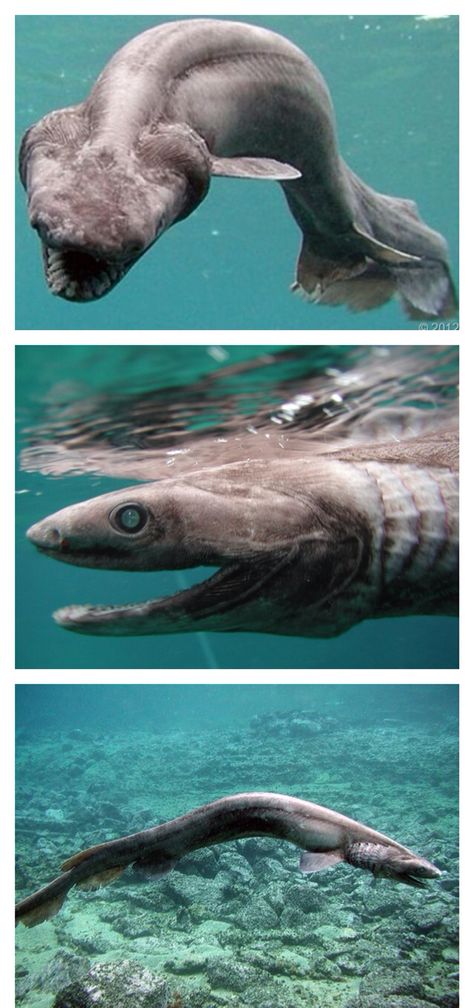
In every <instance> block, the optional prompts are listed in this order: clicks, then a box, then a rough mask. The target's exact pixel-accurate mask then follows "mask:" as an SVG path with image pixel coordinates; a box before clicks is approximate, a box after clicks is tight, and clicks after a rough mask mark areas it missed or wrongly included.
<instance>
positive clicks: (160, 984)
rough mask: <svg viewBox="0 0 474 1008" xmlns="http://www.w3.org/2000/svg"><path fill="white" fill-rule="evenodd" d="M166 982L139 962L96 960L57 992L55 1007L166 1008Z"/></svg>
mask: <svg viewBox="0 0 474 1008" xmlns="http://www.w3.org/2000/svg"><path fill="white" fill-rule="evenodd" d="M167 1004H168V985H167V983H166V981H165V980H163V978H162V977H160V976H158V975H157V974H156V973H152V972H151V970H149V969H146V968H145V967H143V966H140V965H139V964H138V963H133V962H130V960H126V959H125V960H123V961H122V962H115V963H97V964H96V965H95V966H93V967H92V968H91V969H90V970H89V972H88V973H87V974H86V975H85V976H84V977H83V978H82V980H77V981H76V982H75V983H72V984H70V985H69V986H68V987H65V988H64V989H63V990H61V991H60V992H59V994H57V996H56V999H55V1001H54V1008H98V1006H100V1008H167Z"/></svg>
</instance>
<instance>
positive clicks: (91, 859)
mask: <svg viewBox="0 0 474 1008" xmlns="http://www.w3.org/2000/svg"><path fill="white" fill-rule="evenodd" d="M249 836H270V837H275V838H277V839H279V840H288V841H289V842H290V843H293V844H295V845H296V846H297V847H300V848H303V849H304V851H305V853H304V854H303V855H302V857H301V860H300V868H301V870H302V871H303V872H316V871H321V870H322V869H324V868H331V867H332V866H333V865H335V864H337V863H338V862H340V861H346V862H347V863H348V864H351V865H353V866H354V867H358V868H366V869H368V870H369V871H371V872H372V873H373V874H374V875H376V876H377V875H380V876H382V877H384V878H390V879H394V880H395V881H396V882H405V883H406V884H407V885H411V886H416V887H418V888H422V887H423V886H424V879H427V878H438V877H439V876H440V875H441V872H440V870H439V869H438V868H436V867H435V865H433V864H431V862H430V861H426V860H425V858H420V857H418V855H417V854H414V853H413V851H411V850H409V849H408V848H407V847H402V845H401V844H398V843H397V842H396V841H395V840H391V839H390V838H389V837H387V836H384V834H383V833H378V832H377V830H373V829H370V827H369V826H364V825H363V824H362V823H360V822H357V821H356V820H355V819H349V818H348V817H347V816H345V815H341V814H340V813H339V812H333V810H332V809H328V808H324V806H322V805H314V804H313V802H308V801H302V800H301V799H299V798H292V797H289V796H288V795H281V794H272V793H266V792H249V793H244V794H236V795H231V796H229V797H226V798H220V799H218V801H214V802H211V803H210V804H209V805H201V806H200V807H199V808H197V809H194V811H192V812H188V813H186V815H182V816H179V817H178V818H177V819H171V820H170V822H166V823H163V824H162V825H160V826H154V827H153V828H152V829H147V830H143V831H142V832H141V833H132V834H131V835H130V836H125V837H119V838H118V839H117V840H109V841H107V842H106V843H102V844H97V845H96V846H94V847H89V848H88V849H87V850H83V851H80V852H79V853H78V854H75V855H73V857H70V858H68V860H67V861H65V862H64V864H63V865H62V875H59V876H58V877H57V878H56V879H54V880H53V881H52V882H50V883H49V884H48V885H46V886H44V887H43V888H42V889H39V890H38V891H37V892H35V893H33V894H32V895H31V896H28V897H27V898H26V899H24V900H22V901H21V902H20V903H18V904H17V906H16V907H15V919H16V922H17V923H18V922H19V921H22V922H23V924H26V926H27V927H32V926H34V925H35V924H39V923H41V921H44V920H47V919H48V918H49V917H52V916H54V914H56V913H57V912H58V910H60V908H61V906H62V904H63V902H64V899H65V897H66V895H67V893H68V892H69V890H70V889H71V888H72V886H74V885H77V886H79V887H80V888H86V889H93V888H96V887H97V886H100V885H105V884H107V883H108V882H111V881H112V879H113V878H115V877H116V876H117V875H119V874H121V873H122V871H124V869H125V868H126V867H127V866H128V865H131V864H133V867H134V868H135V869H136V870H137V871H139V872H140V873H142V874H145V875H163V874H165V873H166V872H168V871H170V870H171V869H172V868H173V867H174V866H175V864H176V862H177V861H178V860H179V859H180V858H182V857H183V856H184V855H185V854H189V853H190V852H191V851H194V850H199V849H200V848H202V847H209V846H211V845H213V844H220V843H225V842H226V841H228V840H238V839H241V838H243V837H249Z"/></svg>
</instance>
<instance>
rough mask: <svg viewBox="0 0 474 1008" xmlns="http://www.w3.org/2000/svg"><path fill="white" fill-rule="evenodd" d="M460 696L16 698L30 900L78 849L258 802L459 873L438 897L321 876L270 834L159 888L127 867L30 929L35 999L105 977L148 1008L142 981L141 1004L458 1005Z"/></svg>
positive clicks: (447, 878) (414, 692) (25, 981)
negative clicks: (306, 810)
mask: <svg viewBox="0 0 474 1008" xmlns="http://www.w3.org/2000/svg"><path fill="white" fill-rule="evenodd" d="M457 699H458V698H457V688H456V687H454V686H432V685H430V686H419V685H417V686H380V685H375V686H356V685H350V686H344V685H335V686H320V685H308V686H300V685H294V686H289V685H284V686H276V685H269V686H245V685H242V684H241V685H237V686H223V685H219V686H206V685H197V686H19V687H17V706H16V723H17V775H16V787H17V898H18V899H22V898H24V897H25V896H26V895H29V894H30V893H31V892H32V891H34V890H35V889H37V888H39V887H40V886H41V885H44V884H46V883H47V882H48V881H50V880H51V879H52V878H54V877H55V876H56V875H57V874H58V869H59V866H60V865H61V863H62V862H63V861H64V859H65V858H66V857H69V856H71V855H72V854H73V853H75V852H76V851H79V850H81V849H84V848H85V847H87V846H90V845H92V844H96V843H100V842H102V841H105V840H106V839H111V838H113V837H119V836H123V835H124V834H127V833H131V832H136V831H139V830H142V829H144V828H148V827H151V826H153V825H156V824H157V823H159V822H163V821H165V820H167V819H170V818H174V817H175V816H177V815H180V814H181V813H184V812H186V811H189V810H191V809H193V808H195V807H197V806H198V805H200V804H202V803H206V802H208V801H211V800H213V799H216V798H219V797H222V796H224V795H230V794H233V793H236V792H239V791H249V790H250V791H252V790H268V791H275V792H280V793H283V794H288V795H293V796H295V797H299V798H304V799H307V800H309V801H313V802H316V803H317V804H322V805H325V806H327V807H329V808H332V809H334V810H336V811H338V812H342V813H344V814H346V815H348V816H350V817H352V818H356V819H358V820H359V821H361V822H363V823H366V824H367V825H370V826H372V827H374V828H375V829H377V830H379V831H380V832H383V833H385V834H386V835H388V836H389V837H392V838H393V839H394V840H396V841H397V842H398V843H401V844H404V845H406V846H408V847H410V849H412V850H414V851H415V852H416V853H417V854H419V855H421V856H423V857H426V858H428V859H429V860H431V861H433V862H434V863H435V864H436V865H437V866H438V867H439V869H440V870H441V871H442V873H443V874H442V876H441V878H439V879H435V880H433V881H430V882H428V884H427V886H426V888H424V889H416V888H411V887H409V886H405V885H400V884H397V883H395V882H394V881H392V880H389V879H384V878H380V879H378V880H377V882H376V883H375V882H374V881H373V880H372V879H371V876H370V874H369V873H368V872H366V871H360V870H358V869H355V868H351V867H350V866H349V865H346V864H343V865H341V864H339V865H337V866H335V867H334V868H332V869H331V870H328V871H324V872H320V873H317V874H313V875H303V874H301V873H300V872H299V869H298V860H299V852H298V850H297V849H296V848H295V847H294V846H292V845H291V844H289V843H283V842H280V841H278V840H275V839H272V838H251V839H247V840H241V841H237V842H230V843H226V844H221V845H218V846H216V847H213V848H212V849H209V848H208V849H206V850H203V851H200V852H195V853H194V854H191V855H187V856H186V857H184V858H183V859H182V860H181V861H179V862H178V865H177V866H176V868H175V869H174V870H173V871H172V872H171V873H170V874H168V875H166V876H163V877H161V878H156V879H155V880H154V881H150V880H148V879H146V880H140V878H139V877H137V876H136V875H134V873H133V872H132V871H131V870H128V871H127V872H126V873H125V874H124V875H123V876H122V877H121V878H120V879H117V880H115V881H114V882H113V883H112V884H110V885H108V886H106V887H104V888H102V889H100V890H99V891H95V892H83V891H82V892H80V891H79V890H77V889H74V890H72V891H71V892H70V894H69V896H68V898H67V900H66V902H65V903H64V905H63V907H62V909H61V910H60V912H59V913H58V914H57V915H56V916H54V917H52V918H51V919H50V920H48V921H45V922H44V923H41V924H39V925H38V926H37V927H34V928H31V929H27V928H24V927H23V925H21V924H20V925H19V926H18V928H17V931H16V939H17V985H18V1004H19V1005H21V1006H22V1008H51V1006H52V1005H53V1003H54V1005H55V1006H56V1008H66V1006H67V1005H69V1006H72V1005H82V1004H89V1003H91V1002H90V1001H86V1000H85V997H84V986H83V978H84V976H85V975H86V976H87V975H88V974H89V971H90V970H91V969H93V970H94V969H95V971H96V972H95V973H92V975H91V980H92V979H93V978H94V977H95V982H96V984H97V977H98V976H100V975H102V976H103V973H104V970H105V969H106V970H107V973H108V975H109V976H113V977H114V984H115V985H114V986H113V987H112V991H110V990H109V994H108V997H105V995H104V998H103V999H102V1000H101V1001H100V1003H101V1004H102V1005H104V1008H109V1006H111V1005H112V1004H113V1005H114V1006H115V1008H124V1006H125V1005H127V1004H130V1003H131V1002H130V1000H129V998H130V987H131V985H132V984H133V983H134V982H135V979H136V977H137V976H138V978H139V980H140V982H141V983H142V984H143V983H144V982H145V979H146V978H147V983H148V985H149V986H150V987H151V990H152V992H153V990H154V991H155V994H154V995H153V993H152V994H151V995H150V994H149V1000H148V1001H146V1000H144V1001H142V1000H140V999H139V992H137V990H135V994H134V1000H133V1004H134V1005H135V1006H137V1008H141V1006H143V1008H144V1006H145V1005H148V1006H150V1005H153V1006H154V1008H178V1005H179V1006H181V1008H243V1006H244V1005H245V1006H246V1008H257V1006H258V1008H262V1006H265V1008H289V1006H291V1008H381V1006H382V1005H386V1004H390V1005H394V1006H397V1008H398V1006H399V1008H402V1006H403V1008H405V1006H407V1008H408V1006H410V1008H415V1006H416V1008H435V1006H437V1008H455V1006H456V1005H457V1004H458V1000H457V986H458V981H457V755H458V744H457V737H458V736H457ZM104 964H108V966H106V967H105V966H104ZM144 969H146V970H148V971H149V972H148V974H146V975H144V974H143V970H144ZM141 971H142V972H141ZM81 991H82V998H81ZM59 992H60V993H59ZM55 998H56V1000H55ZM93 1003H95V1001H94V1002H93Z"/></svg>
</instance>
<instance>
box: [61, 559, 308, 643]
mask: <svg viewBox="0 0 474 1008" xmlns="http://www.w3.org/2000/svg"><path fill="white" fill-rule="evenodd" d="M287 560H288V558H285V559H284V560H282V559H281V558H280V560H279V562H278V563H276V564H273V565H267V566H266V567H265V568H263V569H260V570H259V565H258V564H257V565H255V563H252V562H239V563H234V564H230V565H229V566H225V567H221V568H219V569H218V570H217V571H216V572H215V573H213V574H211V576H210V577H208V578H206V579H205V580H204V581H200V582H198V583H197V584H195V585H192V586H191V587H190V588H186V589H184V590H183V591H178V592H176V593H175V594H173V595H170V596H166V597H161V598H157V599H149V600H146V601H144V602H132V603H128V604H123V605H121V604H119V605H87V604H86V605H68V606H64V607H62V608H61V609H57V610H56V612H54V613H53V619H54V620H55V622H56V623H57V624H58V625H59V626H61V627H63V629H65V630H72V631H74V632H75V633H83V634H92V635H96V636H113V637H120V636H146V635H148V634H157V633H183V632H186V631H191V632H193V631H194V632H198V631H200V630H226V631H232V630H236V631H243V630H246V629H249V625H248V624H249V608H248V604H249V603H251V606H250V608H251V609H252V608H255V610H257V611H258V610H260V607H261V605H262V598H261V593H262V587H264V586H265V585H268V583H269V582H270V581H271V580H272V578H273V576H274V575H276V574H277V573H279V572H280V570H281V567H282V566H284V565H285V564H286V563H287ZM257 597H258V600H257ZM263 605H264V606H266V602H265V601H263ZM260 617H261V613H260ZM256 629H258V628H256ZM261 629H263V627H262V628H261Z"/></svg>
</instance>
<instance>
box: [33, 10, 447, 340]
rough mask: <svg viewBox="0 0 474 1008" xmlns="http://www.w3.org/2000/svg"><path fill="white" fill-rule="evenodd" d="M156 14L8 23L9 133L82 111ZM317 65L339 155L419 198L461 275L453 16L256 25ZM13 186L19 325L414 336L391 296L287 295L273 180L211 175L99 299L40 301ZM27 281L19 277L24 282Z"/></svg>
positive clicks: (381, 185) (378, 183)
mask: <svg viewBox="0 0 474 1008" xmlns="http://www.w3.org/2000/svg"><path fill="white" fill-rule="evenodd" d="M168 20H172V19H171V18H163V17H161V18H160V17H144V16H137V17H135V16H128V17H123V16H120V17H110V16H108V15H107V16H103V15H102V16H97V17H93V16H90V15H89V16H76V15H74V16H67V17H57V16H33V15H28V16H19V17H17V64H16V65H17V131H18V143H19V141H20V138H21V135H22V134H23V132H24V130H25V129H26V128H27V127H28V126H29V125H31V124H32V123H33V122H35V121H36V120H37V119H38V118H39V117H40V116H42V115H44V114H45V113H47V112H49V111H51V110H52V109H55V108H59V107H63V106H66V105H68V104H74V103H77V102H79V101H81V100H83V98H84V97H85V95H86V94H87V92H88V90H89V89H90V87H91V85H92V83H93V82H94V80H95V78H96V77H97V75H98V73H99V72H100V70H101V69H102V68H103V66H104V64H105V63H106V61H107V60H108V59H109V58H110V56H111V55H112V53H113V52H114V51H115V50H116V49H117V48H118V47H119V46H121V45H122V44H124V43H125V42H126V41H127V40H128V39H130V38H131V37H132V36H133V35H135V34H137V33H139V32H141V31H143V30H145V29H147V28H150V27H152V26H153V25H157V24H160V23H162V22H164V21H168ZM244 20H246V21H248V22H250V23H252V24H258V25H263V26H265V27H268V28H271V29H273V30H275V31H278V32H280V33H282V34H284V35H286V36H287V37H288V38H289V39H291V40H292V41H293V42H295V43H296V44H297V45H299V46H300V47H301V48H303V49H304V50H305V52H306V53H307V54H308V55H309V56H310V57H311V58H312V59H313V61H314V62H315V63H316V64H317V65H318V66H319V68H320V70H321V71H322V73H323V75H324V76H325V78H326V80H327V83H328V85H329V88H330V91H331V94H332V98H333V103H334V106H335V111H336V118H337V124H338V134H339V142H340V148H341V152H342V155H343V157H344V159H345V160H346V161H347V163H348V164H349V165H350V167H351V168H352V170H353V171H355V172H356V173H357V174H358V175H360V176H361V178H362V179H364V181H365V182H366V183H368V184H369V185H371V186H372V187H373V188H375V189H377V190H379V191H380V192H386V193H391V194H393V195H397V196H405V197H410V198H411V199H414V200H416V202H417V204H418V207H419V210H420V212H421V215H422V217H423V218H424V219H425V220H426V222H427V223H429V224H430V225H431V226H432V227H434V228H435V229H437V230H438V231H440V232H441V233H442V234H443V235H444V236H445V237H446V239H447V240H448V243H449V246H450V252H451V260H452V267H453V274H454V276H456V274H457V266H456V263H457V241H458V212H457V206H458V197H457V169H458V163H457V160H458V159H457V150H458V143H457V137H458V121H457V119H458V112H457V86H458V85H457V61H458V19H457V18H456V17H450V18H440V19H434V20H420V19H418V18H416V17H414V16H406V15H403V16H398V15H397V16H381V17H374V16H372V15H371V16H366V17H348V16H337V17H336V16H333V17H331V16H306V15H298V16H286V17H281V16H275V17H272V16H264V15H262V16H258V17H246V18H245V19H244ZM24 203H25V200H24V193H23V190H22V188H21V185H20V183H19V182H18V190H17V245H16V256H17V316H16V323H17V327H18V328H19V329H33V330H34V329H51V330H55V329H62V330H78V329H103V330H111V329H128V330H133V329H273V328H275V329H316V330H323V329H365V328H367V327H370V328H372V329H395V328H397V329H400V328H402V329H403V328H415V329H416V328H417V323H415V322H413V321H410V320H407V319H405V318H404V317H403V315H402V312H401V309H400V307H399V305H398V304H397V303H396V302H394V301H392V302H390V303H389V304H387V305H385V306H383V307H381V308H379V309H376V310H374V311H372V312H364V313H362V314H356V315H353V314H351V313H350V312H348V311H347V310H346V309H345V308H337V309H334V308H327V307H326V308H324V307H319V308H318V307H315V306H312V305H308V304H305V303H303V302H301V301H300V300H299V299H298V298H297V297H295V296H293V295H291V294H290V293H289V289H288V288H289V285H290V283H291V282H292V280H293V276H294V264H295V261H296V257H297V254H298V249H299V241H300V240H299V234H298V229H297V227H296V225H295V223H294V221H293V220H292V218H291V217H290V215H289V213H288V211H287V209H286V206H285V201H284V197H283V195H282V192H281V190H280V188H279V186H278V185H276V184H273V183H262V182H260V183H257V182H249V181H244V180H241V179H230V180H229V179H218V180H215V181H214V182H213V184H212V187H211V192H210V194H209V195H208V197H207V198H206V200H205V201H204V202H203V204H201V206H200V207H199V208H198V209H197V210H196V212H195V213H193V214H192V215H191V217H190V218H189V219H187V220H185V221H184V222H182V223H181V224H179V225H178V226H176V227H175V228H172V229H171V231H169V232H168V233H167V234H166V235H165V236H164V237H163V238H162V239H160V241H159V243H158V244H157V245H156V246H155V247H154V248H153V249H151V250H150V252H148V253H147V254H146V255H145V256H144V257H143V259H142V260H141V261H140V262H139V263H138V264H137V265H136V266H135V267H134V268H133V269H132V271H131V272H130V273H129V274H128V276H127V277H126V278H125V279H124V281H122V283H120V284H119V286H118V287H117V288H116V289H115V290H114V291H112V293H111V294H110V295H109V296H107V297H106V298H105V299H104V300H102V301H98V302H95V303H93V304H83V305H76V304H72V303H67V302H65V301H62V300H61V299H59V298H54V297H53V296H52V295H51V294H49V293H48V291H47V288H46V285H45V282H44V279H43V270H42V264H41V254H40V249H39V243H38V239H37V237H36V235H35V234H34V233H33V231H32V230H31V228H30V227H29V225H28V222H27V217H26V213H25V206H24ZM26 278H27V282H26Z"/></svg>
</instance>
